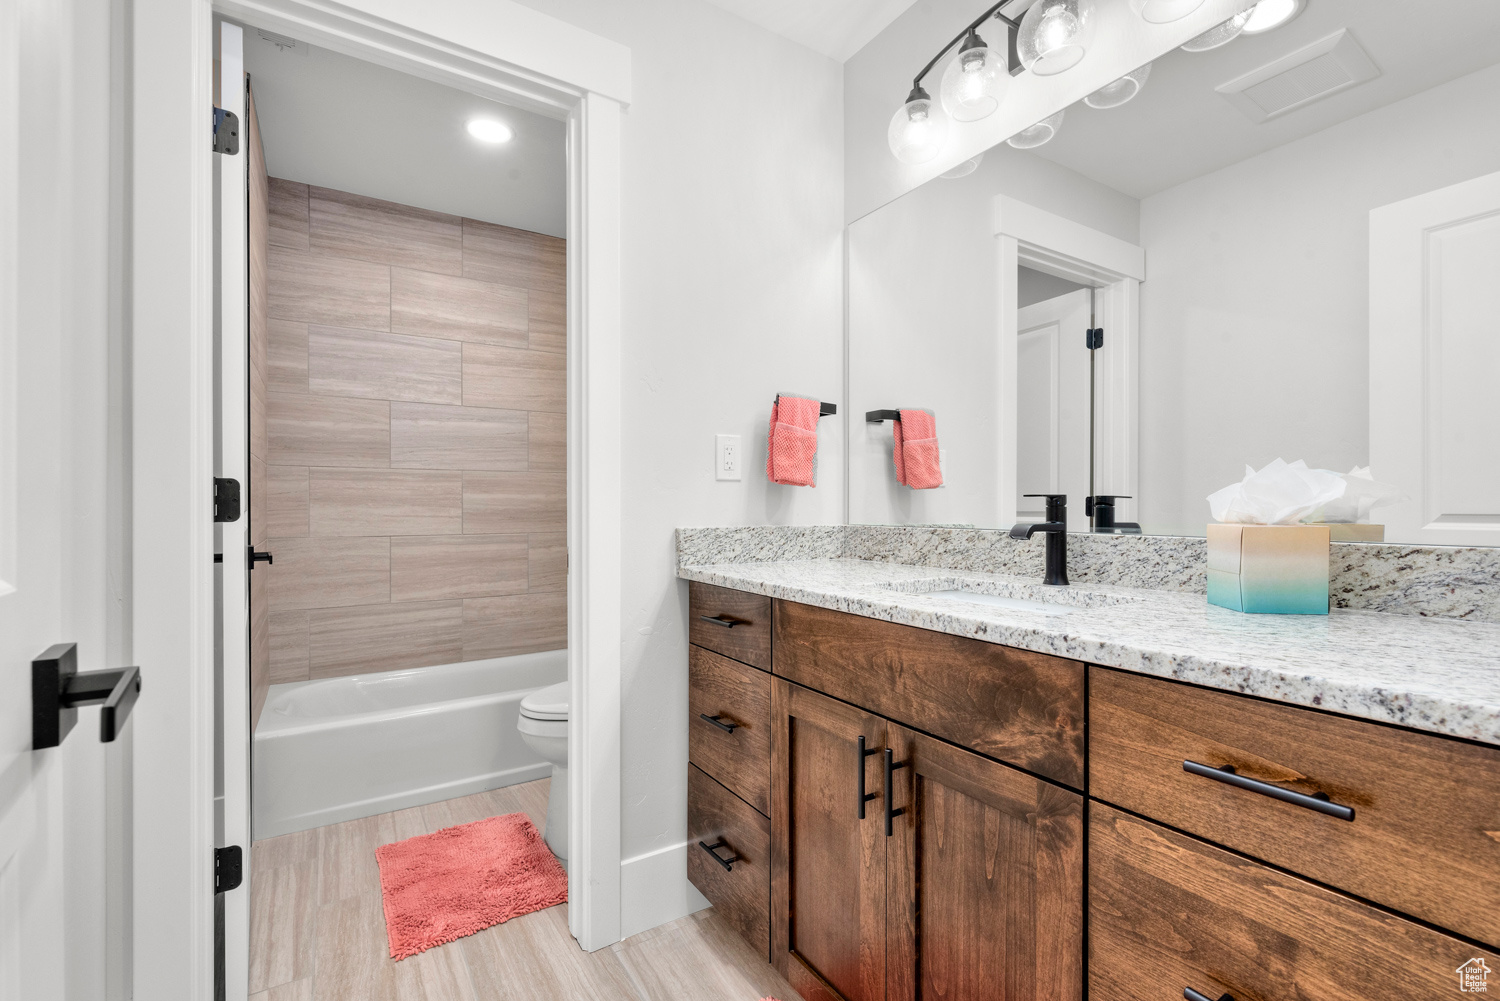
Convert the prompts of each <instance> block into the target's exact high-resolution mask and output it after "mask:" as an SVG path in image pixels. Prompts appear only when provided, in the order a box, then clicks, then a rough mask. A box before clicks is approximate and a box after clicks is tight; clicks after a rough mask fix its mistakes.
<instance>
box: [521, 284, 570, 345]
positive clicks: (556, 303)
mask: <svg viewBox="0 0 1500 1001" xmlns="http://www.w3.org/2000/svg"><path fill="white" fill-rule="evenodd" d="M526 315H527V328H526V329H527V333H528V335H529V337H528V343H529V346H530V347H531V350H533V351H557V352H563V351H567V350H568V299H567V296H565V295H564V294H563V293H561V292H545V291H542V290H541V289H538V290H536V291H534V292H532V293H531V296H530V298H529V299H528V300H527V304H526Z"/></svg>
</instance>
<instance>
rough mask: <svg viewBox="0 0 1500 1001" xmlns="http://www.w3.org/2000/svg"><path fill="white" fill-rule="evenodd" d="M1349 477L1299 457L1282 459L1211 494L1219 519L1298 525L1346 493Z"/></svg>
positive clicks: (1213, 510)
mask: <svg viewBox="0 0 1500 1001" xmlns="http://www.w3.org/2000/svg"><path fill="white" fill-rule="evenodd" d="M1345 487H1346V483H1345V479H1344V477H1343V476H1342V475H1340V474H1339V473H1335V472H1333V471H1332V470H1328V469H1309V468H1308V467H1307V463H1305V462H1303V461H1302V460H1301V459H1298V460H1297V461H1296V462H1293V463H1286V462H1283V461H1282V460H1280V459H1277V460H1275V461H1274V462H1271V463H1268V464H1267V465H1266V467H1265V468H1264V469H1261V470H1260V471H1259V472H1257V471H1256V470H1254V469H1251V468H1250V467H1249V466H1246V467H1245V478H1244V479H1243V480H1241V481H1240V482H1238V483H1231V484H1230V485H1229V486H1227V487H1225V488H1224V489H1222V490H1215V491H1214V492H1213V493H1211V494H1209V495H1208V509H1209V511H1210V512H1211V513H1212V514H1213V517H1214V520H1215V521H1220V522H1226V523H1229V524H1238V525H1295V524H1297V523H1298V522H1299V521H1301V520H1302V519H1303V518H1305V517H1307V516H1308V515H1309V514H1312V513H1313V512H1314V511H1317V510H1319V509H1320V508H1325V507H1326V505H1328V504H1329V503H1330V502H1331V501H1336V500H1338V499H1339V498H1340V497H1342V496H1343V495H1344V490H1345Z"/></svg>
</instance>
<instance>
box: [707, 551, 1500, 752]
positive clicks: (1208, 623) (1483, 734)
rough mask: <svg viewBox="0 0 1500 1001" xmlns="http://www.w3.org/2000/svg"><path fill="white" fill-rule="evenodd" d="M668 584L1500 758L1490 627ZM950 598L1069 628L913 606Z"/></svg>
mask: <svg viewBox="0 0 1500 1001" xmlns="http://www.w3.org/2000/svg"><path fill="white" fill-rule="evenodd" d="M678 576H679V577H682V578H685V579H687V580H696V581H703V582H705V583H708V584H717V585H719V586H721V587H731V588H736V589H738V590H741V591H753V592H755V593H757V594H765V595H770V596H771V597H774V598H784V599H786V600H788V601H797V602H802V603H804V604H808V605H817V606H820V607H822V608H832V609H837V610H839V611H843V612H852V613H854V614H856V615H864V616H867V617H869V618H874V619H884V620H886V621H888V622H900V623H904V624H906V625H911V626H918V627H921V628H923V629H933V630H937V631H938V632H944V633H951V634H953V635H955V636H968V637H972V638H974V639H979V640H984V641H986V642H990V643H1000V644H1004V645H1006V646H1014V647H1021V648H1023V649H1026V650H1035V651H1038V652H1040V653H1050V654H1055V655H1056V656H1059V657H1068V658H1072V659H1074V660H1082V661H1086V662H1088V663H1091V664H1102V665H1105V666H1109V667H1118V668H1123V669H1125V670H1128V671H1135V672H1138V673H1140V674H1149V675H1155V676H1156V677H1161V678H1175V679H1177V680H1179V681H1187V682H1192V683H1193V684H1198V685H1204V686H1207V687H1211V688H1219V689H1223V690H1225V691H1230V692H1241V693H1244V694H1246V695H1256V696H1260V697H1262V698H1267V699H1275V700H1277V701H1280V702H1288V703H1292V704H1295V705H1302V706H1313V707H1316V708H1319V709H1325V710H1328V711H1330V712H1336V713H1341V714H1343V715H1346V716H1354V717H1358V718H1361V719H1370V720H1377V721H1379V722H1382V723H1394V724H1397V725H1399V726H1407V727H1412V728H1413V729H1417V730H1427V731H1430V732H1432V733H1441V734H1447V735H1450V736H1454V737H1464V738H1468V739H1470V740H1477V741H1483V742H1485V743H1488V744H1495V745H1500V624H1495V623H1488V622H1467V621H1460V620H1455V619H1442V618H1424V617H1421V616H1415V615H1391V614H1387V613H1382V612H1370V611H1356V610H1350V609H1335V610H1334V611H1333V612H1331V613H1330V614H1329V615H1327V616H1323V615H1246V614H1243V613H1240V612H1233V611H1230V610H1229V609H1227V608H1219V607H1217V606H1214V605H1209V604H1208V603H1207V602H1206V601H1205V599H1204V597H1203V596H1202V595H1201V594H1190V593H1180V592H1172V591H1163V590H1148V589H1142V588H1130V587H1118V586H1109V585H1103V584H1087V585H1074V586H1073V587H1070V588H1067V589H1062V588H1048V587H1045V586H1044V585H1042V584H1040V583H1039V582H1038V581H1037V580H1036V578H1027V577H1012V576H1004V575H1001V574H989V573H976V572H969V571H962V570H951V569H944V568H938V567H922V566H910V565H903V564H897V563H882V562H873V561H867V560H858V559H809V560H788V561H780V562H761V563H718V564H709V565H701V566H683V567H680V568H679V570H678ZM949 588H959V589H963V590H966V591H981V592H984V593H988V594H995V595H1002V596H1009V597H1015V598H1023V599H1032V600H1037V599H1043V600H1051V601H1053V602H1059V601H1065V602H1066V603H1068V604H1071V605H1074V606H1077V608H1078V610H1077V611H1071V612H1069V613H1067V614H1045V613H1042V612H1038V611H1032V610H1027V609H1021V608H1016V609H1012V608H999V607H994V606H992V605H981V604H972V603H969V602H966V601H957V600H953V599H947V598H936V597H929V596H927V595H925V594H923V593H921V592H925V591H933V590H941V589H949Z"/></svg>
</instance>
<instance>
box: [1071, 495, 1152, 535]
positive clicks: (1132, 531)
mask: <svg viewBox="0 0 1500 1001" xmlns="http://www.w3.org/2000/svg"><path fill="white" fill-rule="evenodd" d="M1117 500H1130V495H1129V494H1095V495H1094V496H1093V497H1085V498H1084V499H1083V513H1084V514H1085V515H1086V516H1088V517H1090V518H1092V519H1094V531H1095V532H1099V533H1102V534H1104V535H1140V534H1141V526H1140V525H1139V524H1138V523H1137V522H1134V521H1115V501H1117Z"/></svg>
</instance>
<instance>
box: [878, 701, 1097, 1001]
mask: <svg viewBox="0 0 1500 1001" xmlns="http://www.w3.org/2000/svg"><path fill="white" fill-rule="evenodd" d="M890 743H891V749H892V752H893V755H894V759H895V760H894V764H895V766H896V768H895V770H894V771H893V773H892V777H893V781H892V794H893V796H894V803H893V804H892V808H893V809H896V810H899V811H901V813H900V815H899V816H897V817H896V818H895V819H894V822H893V823H892V827H891V838H890V841H889V843H888V845H887V848H886V885H887V888H888V891H887V897H886V928H887V940H886V943H887V944H886V970H887V974H886V976H887V980H886V983H887V997H888V998H889V1001H916V999H918V998H921V999H923V1001H936V999H939V998H963V999H965V1001H1074V999H1077V998H1079V997H1081V996H1082V993H1083V798H1082V797H1081V796H1079V795H1078V794H1077V793H1074V792H1070V791H1068V790H1067V789H1064V788H1062V787H1061V786H1057V785H1053V784H1052V783H1050V782H1046V781H1043V780H1041V779H1038V778H1034V777H1033V776H1031V775H1028V774H1026V773H1025V772H1021V771H1018V770H1016V769H1014V768H1009V767H1007V766H1005V765H1002V764H999V763H997V762H994V761H990V760H988V759H987V758H983V757H981V756H979V755H977V754H974V753H972V752H970V751H965V750H962V749H960V748H957V747H953V746H952V745H950V744H945V743H942V742H940V741H937V740H934V739H932V738H931V737H926V736H923V735H921V734H918V733H914V732H912V731H910V730H907V729H905V728H904V727H900V726H896V725H895V724H890ZM883 805H884V804H882V806H883ZM881 824H882V833H883V832H884V818H883V816H882V819H881Z"/></svg>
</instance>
